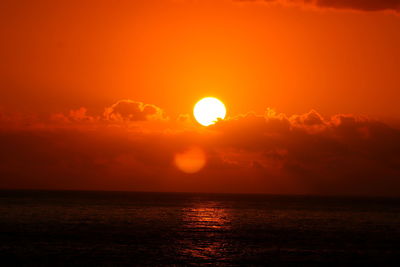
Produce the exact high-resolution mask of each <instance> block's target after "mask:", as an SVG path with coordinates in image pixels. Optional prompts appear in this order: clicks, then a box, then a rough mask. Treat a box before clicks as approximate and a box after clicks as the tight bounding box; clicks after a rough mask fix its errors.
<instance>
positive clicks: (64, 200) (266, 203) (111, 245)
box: [0, 191, 400, 266]
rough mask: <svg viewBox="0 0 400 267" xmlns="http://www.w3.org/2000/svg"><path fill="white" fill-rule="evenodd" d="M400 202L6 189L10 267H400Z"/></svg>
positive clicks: (1, 202) (2, 210)
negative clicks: (206, 266)
mask: <svg viewBox="0 0 400 267" xmlns="http://www.w3.org/2000/svg"><path fill="white" fill-rule="evenodd" d="M399 242H400V199H389V198H344V197H316V196H272V195H219V194H183V193H131V192H80V191H79V192H78V191H0V262H1V265H2V266H7V265H10V266H11V265H12V266H15V265H20V266H30V265H34V266H71V265H74V266H91V265H97V266H127V265H128V266H133V265H140V266H154V265H177V266H180V265H219V266H242V265H252V266H257V265H258V266H261V265H272V266H274V265H279V266H281V265H284V266H287V265H299V264H300V265H307V266H309V265H341V266H343V265H346V266H348V265H352V266H353V265H358V266H361V265H366V264H369V265H371V264H374V265H376V266H388V265H399V263H400V243H399Z"/></svg>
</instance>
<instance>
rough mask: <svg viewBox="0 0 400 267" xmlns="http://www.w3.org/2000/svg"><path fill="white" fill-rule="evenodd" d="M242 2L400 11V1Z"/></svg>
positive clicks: (298, 0)
mask: <svg viewBox="0 0 400 267" xmlns="http://www.w3.org/2000/svg"><path fill="white" fill-rule="evenodd" d="M237 1H242V2H261V1H263V2H267V3H280V4H295V5H306V6H314V7H318V8H333V9H348V10H360V11H385V10H387V11H395V12H399V11H400V0H260V1H257V0H237Z"/></svg>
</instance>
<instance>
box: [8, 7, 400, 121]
mask: <svg viewBox="0 0 400 267" xmlns="http://www.w3.org/2000/svg"><path fill="white" fill-rule="evenodd" d="M327 2H328V1H327ZM350 2H351V1H350ZM367 2H368V1H366V3H367ZM379 2H381V1H379ZM383 2H384V1H383ZM388 2H393V0H392V1H388ZM0 12H1V16H0V21H1V23H0V34H1V36H2V39H3V40H4V41H3V42H1V44H0V53H1V58H2V60H1V61H2V64H1V65H0V66H1V76H0V78H1V86H2V90H1V91H0V99H1V103H0V104H1V105H2V106H3V107H5V108H10V109H13V110H17V111H18V110H23V111H33V112H35V111H44V112H59V111H66V110H69V109H71V108H78V107H81V106H85V107H88V108H89V109H91V110H92V109H97V110H98V109H102V108H104V106H106V105H109V104H110V103H114V102H115V101H117V100H119V99H125V98H128V99H134V100H138V101H143V102H146V103H154V104H156V105H158V106H160V107H163V108H164V109H166V110H167V111H168V113H169V114H171V115H173V116H177V115H178V114H180V113H187V112H188V110H190V109H191V108H192V105H193V103H194V102H195V101H197V100H198V99H199V98H200V97H203V96H206V95H216V96H218V97H220V98H222V99H223V100H224V101H225V102H226V103H227V106H229V109H230V114H233V115H236V114H239V113H245V112H248V111H249V110H253V111H256V112H263V111H264V110H265V109H266V107H272V108H275V109H277V110H279V111H281V112H285V113H289V114H293V113H300V112H307V111H309V110H310V109H312V108H314V109H317V110H318V111H319V112H321V113H323V114H327V115H332V114H335V113H337V112H342V113H357V114H369V115H374V116H384V117H399V116H400V109H398V108H395V107H396V106H397V102H398V99H399V77H400V68H399V62H400V49H399V47H400V34H399V31H400V19H399V16H398V15H395V14H394V13H388V12H354V11H350V12H349V11H343V10H338V9H334V10H323V9H316V8H310V7H306V8H305V7H300V6H291V7H287V6H282V5H272V6H271V5H267V4H262V3H261V2H258V3H254V2H240V3H239V2H238V1H228V0H218V1H215V0H213V1H208V0H201V1H190V0H189V1H172V0H171V1H169V0H150V1H149V0H146V1H5V2H4V1H3V3H2V8H1V11H0Z"/></svg>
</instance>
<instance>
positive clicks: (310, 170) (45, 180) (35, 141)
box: [0, 101, 400, 196]
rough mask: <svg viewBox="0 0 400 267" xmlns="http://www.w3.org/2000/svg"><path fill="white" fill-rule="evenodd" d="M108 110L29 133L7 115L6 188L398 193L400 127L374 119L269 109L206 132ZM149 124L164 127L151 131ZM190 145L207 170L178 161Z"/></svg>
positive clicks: (2, 141)
mask: <svg viewBox="0 0 400 267" xmlns="http://www.w3.org/2000/svg"><path fill="white" fill-rule="evenodd" d="M127 103H130V104H127ZM146 107H149V108H146ZM110 108H112V109H106V112H105V113H104V114H102V115H99V116H97V117H92V116H89V115H87V114H86V111H85V110H84V109H83V110H82V109H80V110H78V111H73V112H70V113H69V114H67V115H63V116H64V117H62V116H61V115H60V114H59V115H58V116H56V118H58V119H60V118H62V120H59V121H57V122H56V123H55V122H53V121H50V122H46V123H43V122H41V123H39V122H36V123H32V122H31V123H30V124H29V125H30V126H29V127H27V126H24V125H26V124H20V125H19V126H15V124H13V125H12V126H10V119H8V120H7V119H6V118H7V116H5V115H3V116H2V118H3V121H2V122H3V123H2V124H1V125H2V126H1V130H0V146H1V150H0V177H1V179H0V188H43V189H101V190H141V191H211V192H257V193H262V192H264V193H299V194H335V195H342V194H357V195H359V194H362V195H386V196H400V131H399V130H398V129H396V128H393V127H391V126H389V125H387V124H384V123H382V122H379V121H376V120H371V119H368V118H360V117H356V116H352V115H336V116H333V117H331V118H329V119H324V118H323V117H322V116H321V115H319V114H318V113H317V112H315V111H311V112H309V113H307V114H303V115H298V116H291V117H287V116H285V115H283V114H276V113H274V112H273V111H271V110H269V111H267V112H266V114H264V115H255V114H247V115H242V116H238V117H235V118H230V119H228V120H225V121H220V122H218V123H217V124H216V125H214V126H211V127H209V128H206V129H205V128H202V127H198V126H196V125H192V126H190V122H184V123H181V122H173V121H172V120H170V121H168V120H167V119H165V117H164V116H161V117H160V116H159V115H160V114H163V112H162V110H161V109H160V108H158V107H156V106H153V105H148V106H146V105H145V104H143V103H138V102H133V101H132V102H129V101H128V102H124V104H123V105H122V106H119V104H118V105H113V106H111V107H110ZM110 114H114V115H115V118H116V119H111V117H110ZM157 114H158V115H157ZM121 118H125V119H121ZM160 118H163V120H161V119H160ZM127 119H130V121H128V122H127ZM13 121H15V118H14V119H13ZM150 123H156V124H162V125H163V126H162V127H160V128H157V130H151V131H149V130H147V129H148V128H147V125H148V124H150ZM132 125H134V127H132ZM138 125H140V127H136V126H138ZM187 125H189V126H190V127H186V126H187ZM149 127H150V126H149ZM152 129H153V128H152ZM191 146H197V147H200V148H201V149H203V150H204V152H205V154H206V155H207V164H206V166H205V168H204V169H203V170H201V171H200V172H198V173H196V174H191V175H189V174H184V173H182V172H180V171H179V170H177V169H176V167H175V166H174V165H173V156H174V155H175V153H179V152H181V151H182V150H184V149H186V148H188V147H191Z"/></svg>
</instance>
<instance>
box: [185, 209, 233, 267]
mask: <svg viewBox="0 0 400 267" xmlns="http://www.w3.org/2000/svg"><path fill="white" fill-rule="evenodd" d="M183 223H184V227H183V229H182V231H183V238H182V240H181V255H184V256H186V257H190V258H192V259H194V260H195V261H197V262H198V263H207V262H224V261H228V260H229V251H230V247H231V244H229V242H228V239H227V235H228V233H229V230H230V228H231V219H230V214H229V211H228V210H227V209H226V208H225V207H223V206H222V205H221V204H220V203H218V202H201V203H196V204H195V205H193V206H192V207H188V208H184V209H183Z"/></svg>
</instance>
